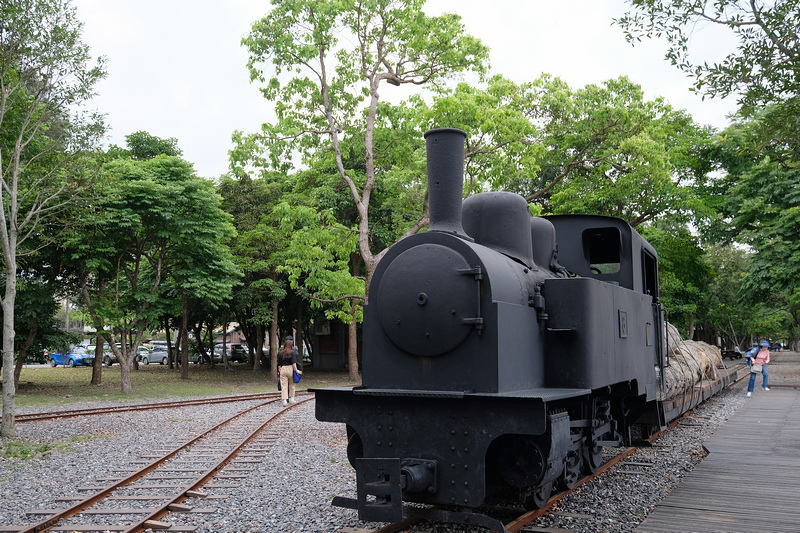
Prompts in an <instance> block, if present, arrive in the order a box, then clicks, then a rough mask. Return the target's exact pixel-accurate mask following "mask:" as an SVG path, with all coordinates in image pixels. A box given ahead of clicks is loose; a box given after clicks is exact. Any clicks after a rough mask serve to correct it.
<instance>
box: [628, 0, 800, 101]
mask: <svg viewBox="0 0 800 533" xmlns="http://www.w3.org/2000/svg"><path fill="white" fill-rule="evenodd" d="M629 3H630V4H631V6H632V8H633V9H632V10H631V11H629V12H627V13H626V14H625V15H623V16H622V17H620V18H619V19H617V20H616V21H615V22H616V23H617V24H618V25H619V26H621V27H622V29H623V30H624V32H625V37H626V39H627V40H628V41H629V42H631V43H634V44H635V43H636V42H639V41H641V39H642V37H648V38H649V37H652V36H655V37H663V38H665V39H666V40H667V42H668V43H669V49H668V51H667V54H666V58H667V59H668V60H669V61H670V62H671V63H672V64H673V65H675V66H677V67H678V68H680V69H681V70H682V71H683V72H685V73H686V74H688V75H690V76H692V77H694V79H695V90H697V91H698V92H702V93H704V94H706V95H708V96H722V97H725V96H728V95H730V94H735V93H739V94H741V97H740V103H742V104H744V105H745V107H748V108H751V109H754V108H757V107H758V105H760V104H763V103H766V102H772V101H780V100H783V99H786V98H788V97H793V96H796V95H797V94H798V89H799V88H800V54H798V49H799V48H798V47H799V46H800V42H798V34H797V28H798V27H800V2H798V1H797V0H777V1H774V2H760V1H742V0H733V1H731V0H727V1H710V0H629ZM708 26H716V27H719V28H724V29H725V30H727V31H728V32H729V33H730V34H732V35H733V36H735V37H736V40H737V42H738V45H737V48H736V50H734V51H732V52H731V53H729V54H728V55H727V56H726V57H725V59H723V60H722V61H720V62H718V63H711V64H708V63H707V62H701V61H697V60H692V59H691V58H690V47H691V44H692V40H693V39H692V37H693V35H694V34H695V32H696V31H698V29H702V28H704V27H708Z"/></svg>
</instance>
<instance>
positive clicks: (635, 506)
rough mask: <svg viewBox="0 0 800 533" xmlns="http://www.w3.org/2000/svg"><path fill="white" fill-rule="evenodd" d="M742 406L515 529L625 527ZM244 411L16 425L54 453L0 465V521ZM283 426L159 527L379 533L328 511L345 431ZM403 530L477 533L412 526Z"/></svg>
mask: <svg viewBox="0 0 800 533" xmlns="http://www.w3.org/2000/svg"><path fill="white" fill-rule="evenodd" d="M770 377H771V379H772V380H774V381H773V382H778V381H779V380H780V365H771V367H770ZM746 401H747V398H746V396H745V394H744V392H743V389H742V385H741V384H739V385H736V386H734V387H732V388H730V389H728V390H725V391H723V392H722V393H720V394H718V395H717V396H716V397H715V398H713V399H711V400H710V401H708V402H706V403H705V404H704V405H702V406H700V407H698V408H697V409H695V411H694V412H693V413H692V415H691V418H687V419H686V421H685V422H682V423H681V424H679V425H678V426H677V427H676V428H674V429H672V430H671V431H669V432H668V433H666V434H665V435H664V436H662V437H661V438H660V439H659V440H658V441H657V443H656V445H655V446H653V447H651V448H641V449H639V450H637V451H636V452H635V453H634V454H633V455H631V456H630V457H628V458H626V459H625V460H624V461H623V462H622V463H621V464H620V465H618V466H615V467H614V468H612V469H611V470H610V471H609V472H608V473H606V474H603V475H602V476H601V477H600V478H599V479H597V480H595V481H593V482H591V483H587V484H584V485H582V486H580V487H579V488H578V489H577V490H576V491H575V492H573V493H572V494H570V495H568V496H566V497H565V498H564V499H562V500H561V502H560V503H559V504H558V506H557V508H556V509H555V512H554V513H550V514H548V515H546V516H544V517H542V518H540V519H538V520H537V521H536V522H535V523H534V524H531V525H530V526H528V527H527V528H526V529H525V531H537V530H539V531H541V528H543V527H546V528H557V529H561V530H563V531H565V532H568V531H576V532H602V531H607V532H609V533H611V532H628V531H633V530H634V529H635V527H636V526H637V525H638V524H639V523H640V522H641V521H642V520H643V519H644V518H645V517H646V516H647V514H648V513H649V512H650V511H651V510H652V509H653V508H654V507H655V505H656V504H657V503H658V502H659V501H660V500H661V499H662V498H663V497H664V496H665V495H666V494H668V493H669V491H670V490H672V489H673V488H674V487H675V486H676V485H677V484H678V483H680V481H681V479H682V478H683V477H684V476H686V475H687V474H689V473H690V472H691V470H692V469H693V468H694V466H695V465H696V464H698V463H699V462H700V461H701V460H702V459H703V457H704V455H705V452H704V449H703V441H704V440H705V439H706V438H707V437H708V436H709V435H710V434H711V433H713V431H714V430H715V429H716V428H717V427H719V426H720V425H721V424H723V423H724V422H725V421H726V420H727V419H728V418H729V417H730V416H731V415H732V414H733V413H734V412H735V411H736V410H737V409H738V408H739V407H740V406H741V405H743V404H744V402H746ZM246 405H250V404H249V403H248V402H238V403H226V404H213V405H205V406H192V407H185V408H178V409H166V410H162V409H158V410H152V411H143V412H126V413H120V414H118V415H96V416H87V417H78V418H69V419H64V420H59V421H47V422H32V423H24V424H19V425H18V426H17V431H18V436H19V438H20V439H23V440H24V441H25V443H27V444H28V445H30V446H33V445H36V444H39V443H49V444H51V445H53V446H54V448H53V449H52V450H50V451H48V452H45V453H44V454H41V453H37V454H35V455H34V457H32V458H30V459H22V458H2V459H0V494H2V495H3V497H2V498H0V525H12V524H14V525H22V524H31V523H35V522H36V521H38V520H40V519H41V518H42V517H41V516H39V517H36V516H26V515H25V514H24V513H25V511H28V510H31V509H33V508H56V507H58V504H56V502H55V500H56V498H59V497H62V496H68V495H80V494H81V493H79V492H78V491H77V488H78V487H81V486H86V485H99V484H103V483H98V482H97V481H96V480H100V479H104V478H107V477H111V475H112V474H111V473H112V470H113V469H118V468H122V467H128V466H131V463H132V462H133V461H136V460H139V459H141V456H142V455H144V454H150V453H152V451H153V450H162V449H164V448H166V447H169V446H170V445H174V444H175V443H177V442H179V441H181V440H184V439H185V438H186V436H187V435H191V434H196V433H199V432H200V431H202V430H203V429H207V428H210V427H211V426H213V425H215V424H216V423H218V422H219V421H220V420H222V419H223V418H227V417H228V416H231V415H233V414H234V413H236V412H238V411H241V410H242V409H243V407H245V406H246ZM79 407H80V406H76V405H71V406H70V408H79ZM275 409H276V410H278V409H280V407H279V406H276V407H275ZM20 412H22V411H20ZM283 431H284V434H283V435H282V438H281V439H280V441H279V442H278V443H277V444H275V445H274V446H273V447H272V448H271V449H270V450H269V451H268V452H267V453H266V454H265V455H264V456H263V458H262V459H261V461H260V462H259V463H256V464H253V465H252V467H253V471H252V472H248V475H247V476H246V477H244V478H242V479H240V480H237V481H236V482H237V483H238V484H239V486H238V487H236V488H225V489H214V490H209V491H208V492H210V493H211V494H227V495H228V497H227V498H224V499H208V500H191V499H190V500H188V503H189V504H190V505H195V506H199V507H212V508H216V511H215V512H213V513H210V514H171V515H169V517H168V518H166V519H165V520H166V521H169V522H172V523H175V524H192V525H197V526H199V528H198V530H197V531H198V532H201V533H211V532H214V533H244V532H278V531H286V532H338V531H341V530H342V529H344V528H351V530H352V529H362V528H370V527H372V528H373V529H374V528H375V527H377V526H378V525H379V524H365V523H363V522H360V521H359V520H358V518H357V513H356V512H355V511H353V510H349V509H340V508H336V507H332V506H331V505H330V502H331V499H332V498H333V496H336V495H341V496H346V497H355V474H354V471H353V470H352V468H351V467H350V465H349V463H348V462H347V457H346V450H345V443H346V438H345V430H344V426H343V425H341V424H329V423H322V422H318V421H316V419H315V418H314V403H313V401H312V402H307V403H306V404H303V405H300V406H297V407H296V408H294V409H293V411H292V417H291V424H290V425H289V426H288V428H287V429H284V430H283ZM61 505H64V504H61ZM87 521H88V520H87ZM409 531H414V532H420V533H432V532H441V533H444V532H453V531H463V532H479V531H486V529H484V528H480V527H474V526H472V527H470V526H453V525H442V524H438V525H431V524H421V525H417V526H413V527H412V528H411V529H410V530H409Z"/></svg>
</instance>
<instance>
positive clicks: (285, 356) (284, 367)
mask: <svg viewBox="0 0 800 533" xmlns="http://www.w3.org/2000/svg"><path fill="white" fill-rule="evenodd" d="M298 364H300V358H299V356H298V355H297V348H295V347H294V337H292V336H291V335H287V336H286V338H285V339H284V340H283V347H282V348H281V351H280V352H278V375H279V376H280V379H281V398H283V406H284V407H286V406H287V405H289V403H288V402H292V403H295V399H294V379H293V378H294V371H297V373H298V374H301V375H302V374H303V371H302V370H300V369H299V368H297V365H298Z"/></svg>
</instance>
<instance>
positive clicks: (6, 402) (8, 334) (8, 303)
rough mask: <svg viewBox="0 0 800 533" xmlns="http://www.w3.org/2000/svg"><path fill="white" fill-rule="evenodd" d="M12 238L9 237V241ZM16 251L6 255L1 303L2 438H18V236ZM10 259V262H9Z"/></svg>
mask: <svg viewBox="0 0 800 533" xmlns="http://www.w3.org/2000/svg"><path fill="white" fill-rule="evenodd" d="M11 238H12V237H9V240H10V239H11ZM12 242H13V243H14V245H15V246H14V247H13V248H14V249H13V251H12V252H9V253H6V254H4V258H5V260H6V280H5V281H6V291H5V296H4V297H3V299H2V302H0V307H2V308H3V422H2V425H0V437H3V438H14V437H16V436H17V430H16V422H15V419H14V416H15V412H14V401H15V399H16V394H17V389H16V387H15V386H14V371H13V368H14V302H15V301H16V298H17V254H16V242H17V240H16V236H14V237H13V241H12ZM4 248H5V246H4ZM9 259H10V260H9ZM9 370H10V371H9Z"/></svg>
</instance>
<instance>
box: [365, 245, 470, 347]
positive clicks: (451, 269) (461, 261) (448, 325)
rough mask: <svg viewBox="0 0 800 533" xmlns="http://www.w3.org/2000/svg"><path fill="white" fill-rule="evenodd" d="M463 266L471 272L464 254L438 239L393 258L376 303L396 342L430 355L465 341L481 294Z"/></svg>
mask: <svg viewBox="0 0 800 533" xmlns="http://www.w3.org/2000/svg"><path fill="white" fill-rule="evenodd" d="M465 271H469V272H472V269H470V265H469V264H468V263H467V260H466V259H465V258H464V257H463V256H462V255H461V254H459V253H458V252H457V251H455V250H453V249H452V248H447V247H445V246H442V245H439V244H425V245H422V246H417V247H414V248H411V249H410V250H406V251H405V252H403V253H402V254H400V255H399V256H398V257H397V258H396V259H395V260H394V261H392V263H391V265H390V266H389V268H387V269H386V273H385V274H384V275H383V279H382V280H381V285H380V289H379V291H378V294H377V306H378V316H379V319H380V322H381V326H382V327H383V330H384V332H386V335H387V336H388V337H389V338H390V339H391V340H392V342H393V343H394V344H395V345H396V346H397V347H398V348H400V349H402V350H404V351H406V352H408V353H411V354H414V355H417V356H422V357H430V356H435V355H441V354H443V353H446V352H449V351H450V350H452V349H454V348H455V347H456V346H458V345H459V344H461V342H463V341H464V339H465V338H466V337H467V335H469V333H470V331H472V329H473V327H474V325H473V321H472V320H471V318H474V317H475V314H476V312H477V310H478V294H479V292H478V287H477V283H478V282H477V281H476V279H475V276H472V275H465V274H464V272H465ZM409 272H414V276H413V277H411V278H409V275H408V273H409Z"/></svg>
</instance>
